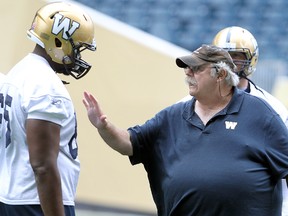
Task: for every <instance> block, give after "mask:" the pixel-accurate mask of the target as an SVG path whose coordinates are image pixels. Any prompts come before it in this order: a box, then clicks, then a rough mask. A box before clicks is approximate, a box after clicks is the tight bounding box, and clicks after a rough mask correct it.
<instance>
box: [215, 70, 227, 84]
mask: <svg viewBox="0 0 288 216" xmlns="http://www.w3.org/2000/svg"><path fill="white" fill-rule="evenodd" d="M226 76H227V71H226V70H224V69H223V68H221V69H218V70H217V81H218V82H219V81H222V80H223V79H225V78H226Z"/></svg>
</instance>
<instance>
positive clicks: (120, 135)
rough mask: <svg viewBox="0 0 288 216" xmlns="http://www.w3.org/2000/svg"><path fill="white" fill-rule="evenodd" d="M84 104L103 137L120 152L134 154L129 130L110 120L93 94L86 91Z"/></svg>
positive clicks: (93, 123)
mask: <svg viewBox="0 0 288 216" xmlns="http://www.w3.org/2000/svg"><path fill="white" fill-rule="evenodd" d="M83 104H84V106H85V107H86V110H87V115H88V118H89V120H90V122H91V123H92V125H94V126H95V127H96V128H97V129H98V132H99V134H100V136H101V137H102V139H103V140H104V141H105V142H106V143H107V144H108V145H109V146H110V147H111V148H112V149H114V150H116V151H118V152H119V153H121V154H123V155H128V156H132V154H133V148H132V143H131V141H130V134H129V133H128V131H127V130H123V129H120V128H117V127H116V126H115V125H113V124H112V123H111V122H110V121H108V119H107V116H106V115H104V113H103V112H102V110H101V108H100V106H99V104H98V101H97V100H96V99H95V98H94V97H93V95H91V94H89V93H87V92H84V99H83Z"/></svg>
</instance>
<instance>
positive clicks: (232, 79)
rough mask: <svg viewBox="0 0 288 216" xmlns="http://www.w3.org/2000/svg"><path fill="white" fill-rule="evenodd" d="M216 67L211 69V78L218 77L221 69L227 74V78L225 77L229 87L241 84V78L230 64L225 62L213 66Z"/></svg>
mask: <svg viewBox="0 0 288 216" xmlns="http://www.w3.org/2000/svg"><path fill="white" fill-rule="evenodd" d="M213 65H214V67H213V68H212V69H211V76H212V77H216V75H218V73H219V71H220V70H221V69H223V70H225V71H226V72H227V76H226V77H225V81H226V83H227V85H229V86H237V85H238V83H239V77H238V75H237V74H236V73H234V71H233V70H232V69H231V67H229V65H228V64H226V63H225V62H222V61H221V62H218V63H216V64H213Z"/></svg>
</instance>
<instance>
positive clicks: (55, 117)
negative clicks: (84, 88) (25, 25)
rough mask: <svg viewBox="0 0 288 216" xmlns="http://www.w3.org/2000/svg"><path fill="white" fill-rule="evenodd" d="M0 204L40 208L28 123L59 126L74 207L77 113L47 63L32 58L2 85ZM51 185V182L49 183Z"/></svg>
mask: <svg viewBox="0 0 288 216" xmlns="http://www.w3.org/2000/svg"><path fill="white" fill-rule="evenodd" d="M0 103H1V106H0V128H1V130H0V185H1V186H0V201H1V202H3V203H6V204H10V205H30V204H40V201H39V197H38V193H37V188H36V183H35V177H34V173H33V171H32V168H31V165H30V162H29V154H28V146H27V141H26V134H25V122H26V119H41V120H46V121H50V122H54V123H56V124H59V125H60V126H61V130H60V143H59V145H60V150H59V156H58V169H59V172H60V176H61V184H62V185H61V186H62V197H63V203H64V205H74V198H75V192H76V186H77V184H78V177H79V171H80V163H79V160H78V157H77V154H78V148H77V143H76V137H77V131H76V129H77V127H76V126H77V124H76V115H75V113H74V107H73V104H72V101H71V98H70V95H69V93H68V91H67V90H66V88H65V86H64V85H63V83H62V81H61V79H60V78H59V77H58V76H57V75H56V73H55V72H54V71H53V70H52V69H51V67H50V66H49V64H48V62H47V61H46V60H45V59H44V58H42V57H40V56H38V55H35V54H32V53H30V54H28V55H27V56H26V57H25V58H24V59H23V60H22V61H20V62H19V63H18V64H17V65H15V67H14V68H12V70H11V71H10V72H9V73H8V74H7V75H6V77H5V79H4V82H3V83H2V84H1V85H0ZM51 184H53V182H51Z"/></svg>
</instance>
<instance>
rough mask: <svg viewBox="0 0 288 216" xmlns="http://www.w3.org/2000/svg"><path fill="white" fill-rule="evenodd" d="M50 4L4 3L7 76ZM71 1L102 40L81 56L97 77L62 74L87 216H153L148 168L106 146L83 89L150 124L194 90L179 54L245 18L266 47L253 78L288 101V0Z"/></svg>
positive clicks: (121, 120) (81, 205)
mask: <svg viewBox="0 0 288 216" xmlns="http://www.w3.org/2000/svg"><path fill="white" fill-rule="evenodd" d="M47 2H52V1H45V0H36V1H35V0H21V1H15V0H14V1H4V0H3V1H0V8H1V9H2V11H1V14H0V20H1V24H2V27H1V34H0V40H1V41H2V46H1V48H2V49H1V52H0V72H3V73H6V72H7V71H8V70H9V69H10V68H11V67H12V66H13V65H14V64H15V63H17V62H18V61H19V60H20V59H21V58H22V57H24V56H25V55H26V54H27V52H31V51H32V49H33V47H34V44H33V42H31V41H30V40H28V39H27V37H26V30H27V29H28V28H29V27H30V25H31V22H32V19H33V17H34V14H35V11H36V10H37V9H38V8H39V7H41V6H42V5H44V4H46V3H47ZM71 2H73V3H76V4H78V3H79V6H81V7H83V8H84V9H85V10H86V11H87V12H88V13H89V14H90V15H91V17H92V18H93V21H94V23H95V35H96V42H97V51H96V52H95V53H88V52H86V53H84V54H83V57H84V59H85V60H87V61H88V62H89V63H92V64H93V68H92V70H91V71H90V72H89V74H88V75H86V76H85V77H84V78H82V79H81V80H77V81H76V80H72V79H73V78H66V77H64V79H65V80H66V81H70V84H69V85H68V86H67V88H68V90H69V91H70V93H71V96H72V99H73V101H74V103H75V108H76V112H77V116H78V140H79V157H80V160H81V163H82V165H81V166H82V168H81V169H82V170H81V175H80V181H79V187H78V191H77V205H76V207H77V208H78V210H79V212H80V210H82V209H89V210H91V213H90V214H89V213H88V212H86V214H84V216H88V215H94V213H92V211H102V212H106V213H108V212H110V211H111V212H114V213H119V214H120V213H122V214H123V215H129V213H131V214H135V215H153V214H155V206H154V203H153V201H152V197H151V193H150V189H149V185H148V181H147V177H146V173H145V171H144V168H143V166H142V165H137V166H134V167H133V166H131V165H130V162H129V160H128V158H127V157H123V156H122V155H119V154H118V153H116V152H114V151H113V150H111V149H110V148H108V147H107V146H106V145H105V144H104V143H103V141H102V140H101V139H100V137H99V135H98V133H97V131H96V130H95V129H94V128H93V127H92V126H91V125H90V123H89V121H88V119H87V116H86V111H85V108H84V106H83V105H82V102H81V100H82V96H83V91H84V90H88V91H90V92H92V93H93V94H94V95H96V96H97V97H98V99H99V100H100V103H101V105H102V108H103V109H104V111H105V112H106V114H107V115H108V117H109V118H110V119H111V120H112V121H113V122H114V123H115V124H117V125H119V126H121V127H123V128H127V127H128V126H131V125H134V124H141V123H144V121H145V120H147V119H148V118H150V117H152V116H153V115H154V114H155V113H156V112H158V111H159V110H160V109H162V108H164V107H166V106H168V105H170V104H172V103H174V102H176V101H178V100H180V99H181V98H183V97H184V96H186V95H187V93H188V91H187V87H186V86H185V83H184V74H183V71H182V70H181V69H179V68H177V67H176V65H175V57H177V56H181V55H186V54H187V53H189V51H188V50H194V49H196V48H197V47H199V46H200V45H201V44H202V43H210V42H211V41H212V39H213V36H214V35H215V34H216V33H217V32H218V31H219V30H220V29H222V28H224V27H226V26H230V25H239V26H242V27H244V28H247V29H248V30H249V31H251V33H252V34H253V35H254V36H255V37H256V39H257V41H258V45H259V47H260V59H259V63H258V67H257V71H256V73H255V74H254V76H253V80H254V81H255V82H256V83H257V84H258V85H259V86H261V87H263V88H265V89H266V90H268V91H269V92H271V93H272V94H274V95H275V96H276V97H278V98H279V99H280V100H281V101H282V102H283V103H284V104H285V105H286V106H288V97H287V88H288V81H287V60H288V56H287V54H288V43H287V38H288V37H287V36H288V35H287V34H288V14H287V13H286V11H287V9H288V1H286V0H250V1H246V0H218V1H213V0H78V1H77V2H76V1H71ZM31 79H32V77H31ZM79 215H80V213H79ZM81 215H82V214H81ZM96 215H101V214H100V213H97V214H96ZM106 215H107V214H106ZM111 215H112V213H111Z"/></svg>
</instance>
